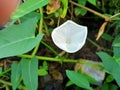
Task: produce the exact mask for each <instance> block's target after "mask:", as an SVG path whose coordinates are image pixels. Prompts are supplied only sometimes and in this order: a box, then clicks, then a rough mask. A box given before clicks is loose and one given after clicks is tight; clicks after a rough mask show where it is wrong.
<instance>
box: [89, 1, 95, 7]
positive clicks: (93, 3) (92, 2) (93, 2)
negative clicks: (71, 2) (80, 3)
mask: <svg viewBox="0 0 120 90" xmlns="http://www.w3.org/2000/svg"><path fill="white" fill-rule="evenodd" d="M88 2H89V3H91V4H92V5H94V6H96V0H88Z"/></svg>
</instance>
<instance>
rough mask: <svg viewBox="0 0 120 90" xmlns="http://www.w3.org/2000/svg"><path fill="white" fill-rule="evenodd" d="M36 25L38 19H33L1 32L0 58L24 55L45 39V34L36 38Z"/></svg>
mask: <svg viewBox="0 0 120 90" xmlns="http://www.w3.org/2000/svg"><path fill="white" fill-rule="evenodd" d="M36 23H37V19H36V18H32V19H30V20H27V21H26V22H24V23H22V24H19V25H12V26H10V27H9V28H5V29H4V30H2V31H0V51H2V52H0V58H4V57H8V56H15V55H19V54H23V53H26V52H28V51H30V50H31V49H33V48H34V47H35V46H36V45H37V44H38V43H39V42H40V41H41V39H42V37H43V34H39V35H37V36H36V37H35V26H36ZM28 26H29V27H28Z"/></svg>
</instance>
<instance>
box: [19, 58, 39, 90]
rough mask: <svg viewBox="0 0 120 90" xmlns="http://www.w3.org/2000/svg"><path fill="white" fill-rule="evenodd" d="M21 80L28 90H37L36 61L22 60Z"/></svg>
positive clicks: (34, 59)
mask: <svg viewBox="0 0 120 90" xmlns="http://www.w3.org/2000/svg"><path fill="white" fill-rule="evenodd" d="M21 66H22V78H23V81H24V84H25V86H26V87H27V89H28V90H37V88H38V60H37V59H36V58H33V59H31V60H27V59H22V60H21Z"/></svg>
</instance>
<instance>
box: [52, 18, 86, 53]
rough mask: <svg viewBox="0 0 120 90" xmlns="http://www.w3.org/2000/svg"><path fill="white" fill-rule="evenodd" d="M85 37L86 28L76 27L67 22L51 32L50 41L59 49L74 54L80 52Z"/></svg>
mask: <svg viewBox="0 0 120 90" xmlns="http://www.w3.org/2000/svg"><path fill="white" fill-rule="evenodd" d="M86 37H87V27H86V26H82V25H78V24H76V23H75V22H73V21H71V20H68V21H66V22H65V23H63V24H62V25H60V26H59V27H57V28H55V29H54V30H53V32H52V39H53V42H54V43H55V45H56V46H58V47H59V48H60V49H62V50H64V51H66V52H68V53H74V52H77V51H78V50H80V49H81V48H82V47H83V45H84V44H85V41H86Z"/></svg>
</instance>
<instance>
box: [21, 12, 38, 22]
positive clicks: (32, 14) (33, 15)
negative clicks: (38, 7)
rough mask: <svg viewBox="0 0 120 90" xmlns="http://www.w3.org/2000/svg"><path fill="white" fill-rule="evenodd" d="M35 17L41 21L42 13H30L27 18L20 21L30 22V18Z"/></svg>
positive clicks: (24, 17)
mask: <svg viewBox="0 0 120 90" xmlns="http://www.w3.org/2000/svg"><path fill="white" fill-rule="evenodd" d="M34 17H36V18H37V19H38V20H39V19H40V13H38V12H30V13H28V14H26V15H25V16H23V17H21V18H20V21H21V22H24V21H26V20H29V19H30V18H34Z"/></svg>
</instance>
